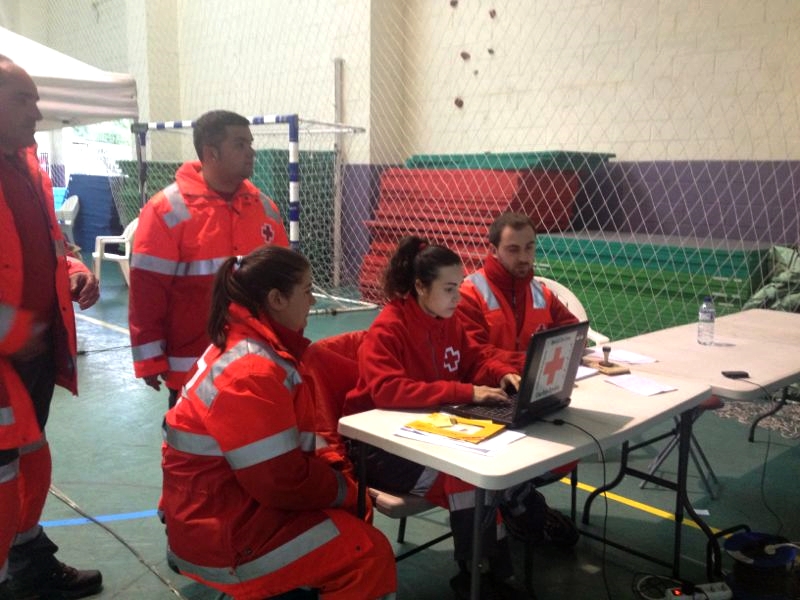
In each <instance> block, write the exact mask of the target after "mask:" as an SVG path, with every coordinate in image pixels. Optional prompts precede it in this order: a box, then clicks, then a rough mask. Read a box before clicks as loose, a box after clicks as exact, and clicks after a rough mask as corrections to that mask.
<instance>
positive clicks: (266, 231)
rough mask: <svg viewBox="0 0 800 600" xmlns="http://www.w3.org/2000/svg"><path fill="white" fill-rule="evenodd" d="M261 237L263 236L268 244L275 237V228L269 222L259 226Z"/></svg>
mask: <svg viewBox="0 0 800 600" xmlns="http://www.w3.org/2000/svg"><path fill="white" fill-rule="evenodd" d="M261 237H263V238H264V243H266V244H270V243H272V240H274V239H275V230H274V229H273V228H272V225H270V224H269V223H264V224H263V225H262V226H261Z"/></svg>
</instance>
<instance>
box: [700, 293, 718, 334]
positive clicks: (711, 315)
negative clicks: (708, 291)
mask: <svg viewBox="0 0 800 600" xmlns="http://www.w3.org/2000/svg"><path fill="white" fill-rule="evenodd" d="M716 318H717V311H716V309H715V308H714V301H713V300H712V299H711V296H706V297H705V298H703V303H702V304H701V305H700V310H699V311H698V314H697V343H698V344H702V345H703V346H711V345H712V344H713V343H714V321H715V320H716Z"/></svg>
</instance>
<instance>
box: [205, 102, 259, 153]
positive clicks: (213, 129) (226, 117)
mask: <svg viewBox="0 0 800 600" xmlns="http://www.w3.org/2000/svg"><path fill="white" fill-rule="evenodd" d="M229 125H234V126H236V125H243V126H248V125H250V121H248V120H247V119H246V118H245V117H243V116H242V115H239V114H236V113H235V112H231V111H229V110H212V111H209V112H207V113H205V114H204V115H202V116H201V117H200V118H199V119H197V121H195V123H194V131H193V132H192V134H193V136H194V149H195V150H196V151H197V158H199V159H200V160H203V148H204V147H205V146H213V147H214V148H219V147H220V144H222V141H223V140H224V139H225V135H226V131H225V128H226V127H228V126H229Z"/></svg>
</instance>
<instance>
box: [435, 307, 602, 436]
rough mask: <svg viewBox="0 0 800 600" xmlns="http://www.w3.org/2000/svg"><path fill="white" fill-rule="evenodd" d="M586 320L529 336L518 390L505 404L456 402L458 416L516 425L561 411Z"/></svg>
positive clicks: (451, 408) (450, 409)
mask: <svg viewBox="0 0 800 600" xmlns="http://www.w3.org/2000/svg"><path fill="white" fill-rule="evenodd" d="M588 332H589V321H582V322H580V323H575V324H573V325H564V326H562V327H554V328H553V329H545V330H543V331H540V332H538V333H536V334H534V335H533V336H531V339H530V342H529V343H528V350H527V352H526V354H525V368H524V370H523V373H522V381H521V382H520V386H519V392H518V393H517V394H515V395H513V396H512V399H511V402H510V403H509V404H489V405H486V404H458V405H455V406H448V407H447V408H446V410H447V411H448V412H452V413H453V414H455V415H458V416H460V417H467V418H470V419H489V420H491V421H494V422H495V423H501V424H503V425H506V426H508V427H510V428H519V427H524V426H526V425H528V424H529V423H532V422H533V421H535V420H536V419H540V418H542V417H544V416H546V415H549V414H551V413H554V412H556V411H558V410H561V409H562V408H564V407H565V406H568V405H569V403H570V401H571V398H570V396H571V394H572V389H573V387H574V386H575V375H576V374H577V372H578V367H579V366H580V364H581V357H582V356H583V352H584V349H585V348H586V339H587V337H586V336H587V334H588Z"/></svg>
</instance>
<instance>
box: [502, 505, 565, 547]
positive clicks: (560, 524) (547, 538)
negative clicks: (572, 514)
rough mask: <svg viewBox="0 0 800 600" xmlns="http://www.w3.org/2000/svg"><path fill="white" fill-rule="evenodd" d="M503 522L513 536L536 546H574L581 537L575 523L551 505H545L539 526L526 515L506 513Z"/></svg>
mask: <svg viewBox="0 0 800 600" xmlns="http://www.w3.org/2000/svg"><path fill="white" fill-rule="evenodd" d="M503 523H505V526H506V530H507V531H508V533H509V534H511V535H512V536H513V537H515V538H516V539H518V540H521V541H522V542H523V543H525V544H533V545H534V546H539V545H542V544H552V545H553V546H558V547H559V548H572V547H573V546H574V545H575V544H577V543H578V539H579V537H580V533H579V532H578V528H577V527H575V523H573V522H572V520H571V519H569V518H568V517H566V516H564V515H563V514H561V513H560V512H558V511H557V510H556V509H554V508H550V507H549V506H545V507H544V518H543V519H542V520H541V525H540V526H539V527H538V528H537V527H536V526H534V524H533V523H532V522H531V521H530V519H528V518H527V517H526V516H525V515H522V516H520V517H513V516H511V515H507V514H504V515H503Z"/></svg>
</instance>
